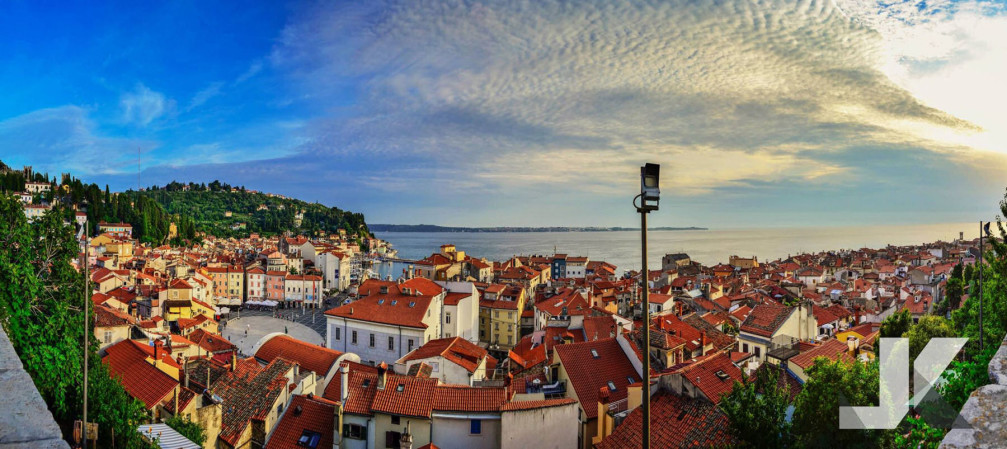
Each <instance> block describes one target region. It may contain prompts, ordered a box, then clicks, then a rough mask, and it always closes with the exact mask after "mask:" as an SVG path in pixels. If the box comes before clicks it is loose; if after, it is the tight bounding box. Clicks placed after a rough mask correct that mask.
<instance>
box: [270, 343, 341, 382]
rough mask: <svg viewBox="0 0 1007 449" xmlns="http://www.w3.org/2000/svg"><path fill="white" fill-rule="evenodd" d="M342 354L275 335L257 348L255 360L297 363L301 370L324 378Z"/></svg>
mask: <svg viewBox="0 0 1007 449" xmlns="http://www.w3.org/2000/svg"><path fill="white" fill-rule="evenodd" d="M342 355H343V353H342V352H339V351H336V350H334V349H329V348H323V347H321V346H317V345H313V344H311V343H307V342H304V341H301V340H298V339H295V338H293V337H291V336H289V335H277V336H274V337H272V338H270V339H269V340H268V341H266V342H265V343H263V344H262V346H260V347H259V350H258V351H256V352H255V358H257V359H261V360H264V361H266V362H267V363H268V362H272V361H273V360H275V359H276V358H277V357H283V358H285V359H287V360H290V361H293V362H297V363H298V364H299V365H301V368H303V369H306V370H308V371H313V372H314V373H315V374H316V375H318V376H319V377H325V375H326V374H328V372H329V370H330V369H331V368H332V365H333V364H334V363H336V360H337V359H338V358H339V357H340V356H342Z"/></svg>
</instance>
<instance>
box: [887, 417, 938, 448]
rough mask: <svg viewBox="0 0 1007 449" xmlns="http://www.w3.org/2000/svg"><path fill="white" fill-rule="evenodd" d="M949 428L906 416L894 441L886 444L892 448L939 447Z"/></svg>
mask: <svg viewBox="0 0 1007 449" xmlns="http://www.w3.org/2000/svg"><path fill="white" fill-rule="evenodd" d="M946 433H948V432H947V430H944V429H939V428H934V427H930V426H929V425H927V423H926V422H924V421H923V420H922V419H919V418H914V417H912V416H908V417H906V420H905V421H903V423H902V425H900V426H899V430H897V431H896V432H895V438H894V439H893V440H892V443H891V444H889V445H886V447H888V448H891V449H937V448H938V447H940V445H941V441H942V440H943V439H944V435H945V434H946Z"/></svg>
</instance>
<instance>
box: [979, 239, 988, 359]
mask: <svg viewBox="0 0 1007 449" xmlns="http://www.w3.org/2000/svg"><path fill="white" fill-rule="evenodd" d="M984 233H985V234H986V237H989V235H990V222H988V221H987V222H986V224H983V222H982V220H980V221H979V266H978V268H979V283H978V287H979V288H978V290H979V353H980V354H981V353H982V352H983V234H984Z"/></svg>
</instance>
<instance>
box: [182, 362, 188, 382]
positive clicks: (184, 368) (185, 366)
mask: <svg viewBox="0 0 1007 449" xmlns="http://www.w3.org/2000/svg"><path fill="white" fill-rule="evenodd" d="M182 376H184V377H185V388H189V361H188V360H186V361H185V363H183V364H182Z"/></svg>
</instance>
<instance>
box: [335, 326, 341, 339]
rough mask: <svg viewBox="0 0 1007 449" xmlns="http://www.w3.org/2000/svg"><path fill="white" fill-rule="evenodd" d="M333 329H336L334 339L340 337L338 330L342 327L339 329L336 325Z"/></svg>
mask: <svg viewBox="0 0 1007 449" xmlns="http://www.w3.org/2000/svg"><path fill="white" fill-rule="evenodd" d="M334 329H335V331H336V332H335V334H336V340H339V339H340V335H339V331H341V330H342V329H340V328H338V327H336V328H334Z"/></svg>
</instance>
